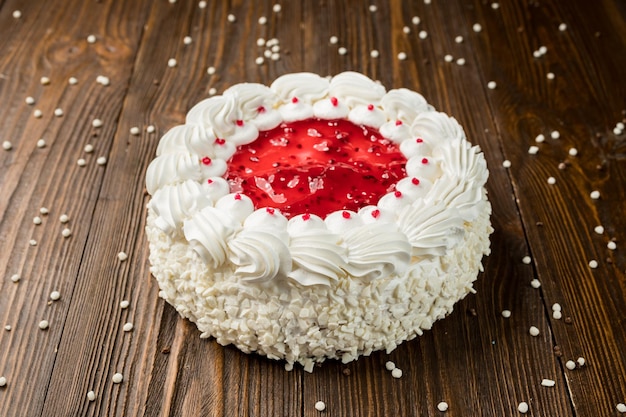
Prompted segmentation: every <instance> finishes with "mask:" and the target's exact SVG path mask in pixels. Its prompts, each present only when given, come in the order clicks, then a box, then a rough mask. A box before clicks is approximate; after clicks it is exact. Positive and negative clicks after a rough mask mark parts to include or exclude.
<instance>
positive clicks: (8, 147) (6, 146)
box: [2, 140, 13, 151]
mask: <svg viewBox="0 0 626 417" xmlns="http://www.w3.org/2000/svg"><path fill="white" fill-rule="evenodd" d="M2 149H4V150H5V151H10V150H11V149H13V144H12V143H11V142H9V141H8V140H5V141H4V142H2Z"/></svg>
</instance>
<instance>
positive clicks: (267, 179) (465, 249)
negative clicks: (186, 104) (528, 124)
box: [146, 72, 492, 371]
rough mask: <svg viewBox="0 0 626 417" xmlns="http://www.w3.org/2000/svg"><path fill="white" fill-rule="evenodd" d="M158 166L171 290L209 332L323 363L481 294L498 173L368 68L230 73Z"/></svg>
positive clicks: (153, 226)
mask: <svg viewBox="0 0 626 417" xmlns="http://www.w3.org/2000/svg"><path fill="white" fill-rule="evenodd" d="M156 155H157V156H156V158H155V159H154V160H153V161H152V162H151V163H150V165H149V167H148V169H147V173H146V186H147V191H148V193H149V194H150V195H151V199H150V201H149V203H148V205H147V210H148V215H147V221H146V232H147V237H148V240H149V246H150V263H151V273H152V274H153V276H154V277H155V278H156V280H157V281H158V285H159V288H160V293H159V295H160V296H161V297H162V298H164V299H165V300H166V301H167V302H168V303H170V304H171V305H172V306H174V307H175V308H176V310H177V311H178V313H179V314H180V315H182V316H183V317H186V318H188V319H189V320H191V321H192V322H194V323H195V325H196V326H197V327H198V329H199V331H200V333H201V334H200V336H201V337H203V338H209V337H211V338H214V339H215V340H216V341H217V342H218V343H220V344H222V345H229V344H232V345H234V346H236V347H237V348H239V349H240V350H241V351H243V352H246V353H252V352H255V353H257V354H261V355H265V356H267V357H269V358H272V359H279V360H284V361H285V362H286V365H285V366H286V368H287V369H291V368H292V367H293V364H295V363H299V364H301V365H303V366H304V369H305V370H306V371H312V369H313V367H314V365H315V364H316V363H319V362H322V361H324V360H325V359H327V358H330V359H340V360H341V361H343V362H349V361H352V360H355V359H357V358H358V357H359V356H362V355H369V354H371V353H372V352H374V351H378V350H383V349H384V350H386V351H387V352H391V351H392V350H394V349H395V348H396V347H397V346H398V345H399V344H400V343H402V342H403V341H406V340H410V339H413V338H414V337H416V336H418V335H421V334H422V333H423V331H424V330H427V329H430V328H431V326H432V325H433V323H434V322H435V321H436V320H438V319H441V318H443V317H445V316H446V315H448V314H449V313H450V312H451V311H452V309H453V306H454V304H455V303H456V302H457V301H459V300H460V299H462V298H463V297H465V296H466V295H467V294H468V293H470V292H473V288H472V285H473V282H474V281H475V280H476V278H477V275H478V273H479V271H481V270H482V263H481V262H482V258H483V256H484V255H488V254H489V235H490V233H491V232H492V228H491V224H490V214H491V205H490V203H489V201H488V199H487V192H486V190H485V187H484V186H485V183H486V181H487V178H488V170H487V166H486V162H485V159H484V155H483V154H482V153H481V151H480V149H479V147H477V146H472V145H471V144H470V143H469V142H468V141H467V139H466V135H465V133H464V131H463V129H462V127H461V126H460V125H459V123H458V122H457V121H456V120H455V119H454V118H452V117H450V116H448V115H446V114H444V113H442V112H438V111H436V110H435V109H434V108H433V107H432V106H431V105H429V104H428V103H427V101H426V100H425V99H424V98H423V97H422V96H421V95H420V94H418V93H417V92H414V91H412V90H409V89H405V88H400V89H392V90H389V91H387V90H386V89H385V88H384V87H383V86H382V85H380V84H379V83H377V82H375V81H373V80H371V79H370V78H368V77H366V76H365V75H363V74H360V73H356V72H344V73H341V74H338V75H335V76H334V77H326V78H324V77H321V76H319V75H316V74H312V73H294V74H287V75H283V76H281V77H279V78H277V79H276V80H275V81H274V82H273V83H272V84H271V85H270V86H265V85H262V84H257V83H241V84H236V85H233V86H232V87H230V88H228V89H227V90H225V91H224V93H223V94H222V95H217V96H213V97H210V98H208V99H205V100H203V101H201V102H200V103H198V104H197V105H195V106H194V107H193V108H192V109H191V110H190V111H189V112H188V114H187V116H186V120H185V123H184V124H183V125H179V126H176V127H173V128H172V129H171V130H169V131H168V132H167V133H165V135H164V136H163V137H162V138H161V140H160V142H159V145H158V148H157V151H156Z"/></svg>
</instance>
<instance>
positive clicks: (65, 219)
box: [59, 214, 70, 223]
mask: <svg viewBox="0 0 626 417" xmlns="http://www.w3.org/2000/svg"><path fill="white" fill-rule="evenodd" d="M59 221H60V222H61V223H67V222H69V221H70V218H69V216H68V215H67V214H61V215H60V216H59Z"/></svg>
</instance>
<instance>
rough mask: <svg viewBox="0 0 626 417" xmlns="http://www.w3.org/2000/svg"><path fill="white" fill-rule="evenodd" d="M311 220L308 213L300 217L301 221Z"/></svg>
mask: <svg viewBox="0 0 626 417" xmlns="http://www.w3.org/2000/svg"><path fill="white" fill-rule="evenodd" d="M310 219H311V215H310V214H309V213H304V214H303V215H302V220H304V221H307V220H310Z"/></svg>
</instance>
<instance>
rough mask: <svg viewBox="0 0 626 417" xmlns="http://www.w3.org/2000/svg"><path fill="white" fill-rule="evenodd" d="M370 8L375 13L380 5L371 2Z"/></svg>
mask: <svg viewBox="0 0 626 417" xmlns="http://www.w3.org/2000/svg"><path fill="white" fill-rule="evenodd" d="M369 10H370V12H372V13H374V12H376V10H378V7H376V5H375V4H370V7H369Z"/></svg>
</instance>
